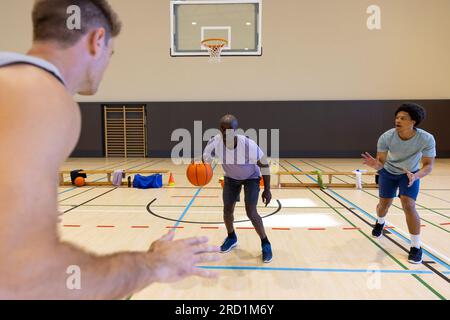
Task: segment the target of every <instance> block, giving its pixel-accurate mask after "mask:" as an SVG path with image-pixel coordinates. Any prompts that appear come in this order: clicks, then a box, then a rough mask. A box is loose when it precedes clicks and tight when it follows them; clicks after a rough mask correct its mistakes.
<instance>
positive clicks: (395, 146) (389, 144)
mask: <svg viewBox="0 0 450 320" xmlns="http://www.w3.org/2000/svg"><path fill="white" fill-rule="evenodd" d="M377 149H378V152H387V153H388V154H387V158H386V162H385V163H384V168H385V169H386V170H387V171H388V172H390V173H392V174H395V175H399V174H404V173H405V172H404V170H403V169H407V170H409V171H411V172H415V171H417V170H419V163H420V160H421V159H422V157H430V158H434V157H436V142H435V140H434V137H433V135H432V134H430V133H428V132H426V131H425V130H422V129H418V128H417V129H416V135H415V136H414V137H412V138H411V139H409V140H402V139H400V137H399V135H398V133H397V130H395V128H394V129H391V130H388V131H386V132H385V133H383V134H382V135H381V137H380V139H378V146H377Z"/></svg>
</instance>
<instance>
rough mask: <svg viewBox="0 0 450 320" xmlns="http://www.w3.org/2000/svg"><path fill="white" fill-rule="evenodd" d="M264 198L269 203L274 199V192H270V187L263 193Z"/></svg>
mask: <svg viewBox="0 0 450 320" xmlns="http://www.w3.org/2000/svg"><path fill="white" fill-rule="evenodd" d="M261 197H262V200H263V202H264V204H265V205H266V207H267V205H268V204H269V203H270V200H272V193H271V192H270V190H269V189H265V190H264V191H263V193H262V196H261Z"/></svg>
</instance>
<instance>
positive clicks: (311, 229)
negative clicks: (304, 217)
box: [308, 228, 327, 231]
mask: <svg viewBox="0 0 450 320" xmlns="http://www.w3.org/2000/svg"><path fill="white" fill-rule="evenodd" d="M308 230H310V231H324V230H327V228H308Z"/></svg>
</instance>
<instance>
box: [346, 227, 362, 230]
mask: <svg viewBox="0 0 450 320" xmlns="http://www.w3.org/2000/svg"><path fill="white" fill-rule="evenodd" d="M342 230H361V228H353V227H352V228H342Z"/></svg>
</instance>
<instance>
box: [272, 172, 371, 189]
mask: <svg viewBox="0 0 450 320" xmlns="http://www.w3.org/2000/svg"><path fill="white" fill-rule="evenodd" d="M361 174H362V175H363V176H376V175H378V173H377V172H361ZM276 175H277V186H278V188H356V183H333V177H334V176H355V173H353V172H351V171H350V172H345V171H344V172H338V171H330V172H328V171H280V172H277V173H276ZM307 175H308V176H314V177H315V179H316V180H317V181H318V182H317V183H301V182H299V183H282V182H281V176H307ZM325 176H327V177H328V182H325V181H323V177H325ZM320 181H321V182H322V183H319V182H320ZM362 187H363V188H372V189H373V188H378V185H377V184H376V183H364V182H363V183H362Z"/></svg>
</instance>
